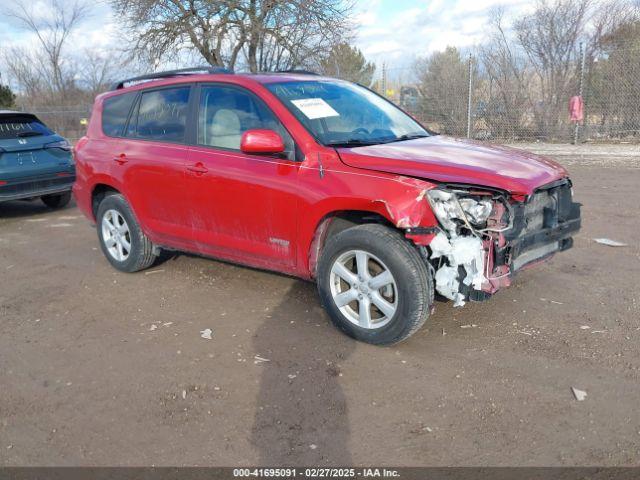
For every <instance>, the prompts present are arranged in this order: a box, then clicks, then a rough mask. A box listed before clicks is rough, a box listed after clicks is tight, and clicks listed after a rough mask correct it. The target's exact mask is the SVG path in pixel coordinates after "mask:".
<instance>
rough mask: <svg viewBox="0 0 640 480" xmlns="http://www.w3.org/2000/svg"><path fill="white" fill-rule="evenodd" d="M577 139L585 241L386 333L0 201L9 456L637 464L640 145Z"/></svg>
mask: <svg viewBox="0 0 640 480" xmlns="http://www.w3.org/2000/svg"><path fill="white" fill-rule="evenodd" d="M530 148H537V149H539V150H541V147H540V146H536V145H533V146H530ZM573 148H575V147H571V149H573ZM598 148H600V147H598ZM624 148H626V147H623V148H622V150H624ZM629 148H630V149H633V148H637V147H629ZM571 149H566V148H565V149H564V150H563V151H558V149H556V151H555V152H553V151H551V152H550V151H549V149H548V148H547V150H546V151H545V153H548V154H551V155H552V156H556V157H557V158H558V159H559V160H560V161H561V162H562V163H565V164H567V165H568V166H569V168H570V171H571V173H572V176H573V179H574V183H575V192H576V197H577V199H578V200H579V201H581V202H583V204H584V207H583V219H584V227H583V230H582V231H581V232H580V234H579V235H578V236H577V237H576V240H575V247H574V248H573V249H572V250H569V251H567V252H565V253H563V254H560V255H558V256H557V257H555V258H554V259H553V260H552V261H551V262H549V263H547V264H545V265H543V266H540V267H538V268H537V269H535V270H530V271H527V272H524V273H522V274H521V275H520V276H519V277H518V279H517V282H516V283H515V285H514V286H513V287H511V288H509V289H507V290H505V291H503V292H501V293H499V294H498V295H496V296H495V297H494V298H493V299H491V300H490V301H489V302H486V303H482V304H469V305H467V306H465V307H463V308H459V309H454V308H453V307H451V305H450V304H447V303H438V304H437V306H436V312H435V314H434V315H433V316H432V318H431V319H430V321H429V322H428V323H427V324H426V325H425V328H423V329H422V330H421V331H420V332H418V333H417V334H416V335H415V336H414V337H412V338H411V339H410V340H409V341H407V342H405V343H403V344H400V345H397V346H394V347H388V348H380V347H373V346H369V345H365V344H361V343H356V342H354V341H352V340H350V339H349V338H347V337H345V336H343V335H342V334H340V333H339V332H337V331H336V330H335V329H334V328H333V327H332V326H331V325H330V323H329V321H328V319H327V316H326V315H325V314H324V313H323V310H322V309H321V308H320V306H319V303H318V297H317V294H316V290H315V286H314V285H313V284H310V283H305V282H302V281H299V280H296V279H292V278H288V277H284V276H280V275H276V274H273V273H268V272H262V271H257V270H252V269H248V268H243V267H238V266H233V265H229V264H225V263H221V262H217V261H213V260H208V259H203V258H198V257H194V256H189V255H177V256H173V257H170V258H168V259H166V260H165V261H164V262H163V263H161V264H158V265H156V266H154V267H153V268H152V269H150V270H148V271H146V272H140V273H137V274H131V275H128V274H122V273H118V272H116V271H115V270H113V269H112V268H111V267H110V266H109V265H108V263H107V261H106V260H105V259H104V257H103V256H102V253H101V252H100V251H99V249H98V244H97V239H96V234H95V231H94V230H93V229H92V228H91V227H90V225H89V223H88V222H87V221H86V220H85V219H84V218H83V217H82V216H81V214H80V213H79V211H78V210H77V209H76V208H75V207H74V206H70V207H69V208H66V209H64V210H62V211H57V212H51V211H48V210H46V209H45V208H44V207H42V206H41V205H40V204H39V203H37V202H36V203H19V202H17V203H10V204H2V205H0V465H151V464H153V465H217V466H235V465H250V464H269V465H288V464H296V465H303V464H305V465H326V464H342V465H347V464H354V465H370V464H378V465H380V464H382V465H396V466H399V465H402V466H418V465H483V466H484V465H639V464H640V461H639V458H640V410H639V409H638V399H639V398H640V382H639V380H640V347H639V345H640V322H639V321H638V318H639V313H640V312H639V306H638V302H639V298H638V284H639V283H640V238H639V237H640V219H639V218H640V217H639V213H640V200H639V197H638V186H639V185H640V168H639V167H640V156H639V155H635V154H622V153H621V154H620V155H617V156H614V155H611V154H610V153H611V152H610V153H609V154H607V153H606V151H605V150H603V151H602V152H600V151H594V152H593V154H592V155H590V154H589V153H588V152H587V153H584V152H583V150H581V151H580V152H579V153H575V151H573V150H571ZM551 150H552V149H551ZM567 150H570V151H567ZM596 150H597V149H596ZM636 151H637V150H636ZM598 237H608V238H612V239H615V240H618V241H622V242H625V243H627V244H628V246H626V247H619V248H613V247H607V246H603V245H599V244H597V243H595V242H594V241H593V239H594V238H598ZM206 328H210V329H211V330H212V331H213V335H212V338H211V340H207V339H203V338H201V336H200V331H201V330H204V329H206ZM571 387H576V388H578V389H580V390H584V391H586V392H587V397H586V399H585V400H584V401H581V402H578V401H577V400H576V399H575V398H574V396H573V394H572V392H571Z"/></svg>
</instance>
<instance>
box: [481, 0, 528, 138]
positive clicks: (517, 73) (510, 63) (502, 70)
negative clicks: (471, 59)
mask: <svg viewBox="0 0 640 480" xmlns="http://www.w3.org/2000/svg"><path fill="white" fill-rule="evenodd" d="M490 18H491V19H492V20H491V21H490V25H489V26H490V28H491V33H490V37H489V41H488V43H486V44H485V45H482V46H481V47H480V48H479V60H480V62H481V66H482V72H483V75H482V77H481V78H480V80H481V81H480V82H477V83H479V85H478V88H477V89H476V92H475V97H476V98H477V100H476V101H480V102H482V108H481V109H479V110H480V111H479V112H478V114H479V116H480V117H481V118H482V119H483V120H484V122H485V124H486V127H487V128H488V130H489V131H488V135H491V136H498V137H500V138H517V137H520V136H523V135H527V134H530V132H529V131H528V129H527V126H526V125H527V123H528V118H527V112H528V111H530V109H531V107H532V101H531V96H530V90H531V81H530V75H529V73H528V71H527V62H526V58H524V56H523V55H522V53H521V50H520V49H519V48H518V46H517V45H515V44H514V43H513V41H512V40H511V39H510V38H509V37H508V35H507V33H506V29H505V26H504V10H503V9H501V8H499V9H495V10H494V11H493V12H492V13H491V15H490Z"/></svg>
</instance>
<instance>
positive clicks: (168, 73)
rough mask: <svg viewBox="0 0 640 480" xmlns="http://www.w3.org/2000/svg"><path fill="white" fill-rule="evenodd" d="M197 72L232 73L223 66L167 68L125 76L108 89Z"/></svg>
mask: <svg viewBox="0 0 640 480" xmlns="http://www.w3.org/2000/svg"><path fill="white" fill-rule="evenodd" d="M198 73H233V71H232V70H228V69H226V68H224V67H191V68H181V69H179V70H167V71H166V72H156V73H149V74H147V75H140V76H139V77H132V78H126V79H124V80H120V81H118V82H116V83H114V84H113V85H111V88H110V90H119V89H121V88H124V86H125V84H126V83H136V82H144V81H146V80H158V79H161V78H169V77H177V76H180V75H193V74H198Z"/></svg>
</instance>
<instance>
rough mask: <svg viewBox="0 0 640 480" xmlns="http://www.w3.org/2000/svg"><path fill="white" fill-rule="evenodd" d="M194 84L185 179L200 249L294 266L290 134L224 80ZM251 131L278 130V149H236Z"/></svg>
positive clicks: (295, 206) (247, 94)
mask: <svg viewBox="0 0 640 480" xmlns="http://www.w3.org/2000/svg"><path fill="white" fill-rule="evenodd" d="M198 90H199V95H198V97H199V98H198V101H197V105H198V111H197V119H196V129H197V139H196V142H195V143H196V144H197V145H195V146H193V147H192V148H191V149H190V152H189V159H188V167H187V177H186V178H187V179H186V185H187V189H186V192H187V193H188V195H189V199H190V206H191V219H192V222H193V223H192V225H193V229H194V237H195V238H196V240H197V242H198V244H197V247H198V249H199V250H200V251H201V252H203V253H210V254H214V255H216V254H221V255H224V256H225V257H231V258H233V259H236V260H238V261H241V262H245V261H246V262H249V263H254V264H260V265H264V266H274V267H276V268H277V265H294V264H295V247H296V242H295V236H296V228H297V217H298V211H297V209H298V189H299V185H298V181H297V177H298V170H299V165H300V163H299V162H297V161H296V147H295V144H294V141H293V138H292V137H291V135H290V134H289V133H288V131H287V130H286V129H285V128H284V127H283V125H282V124H281V123H280V121H279V120H278V118H277V117H276V116H275V114H274V113H273V112H272V111H271V110H270V109H269V108H268V107H267V106H266V105H265V104H264V103H263V102H262V100H260V99H259V98H258V97H257V96H256V95H254V94H253V93H252V92H250V91H249V90H246V89H244V88H240V87H237V86H231V85H222V84H204V85H201V86H199V88H198ZM250 129H269V130H275V131H277V132H278V133H279V134H280V135H281V136H282V137H283V140H284V143H285V149H286V152H285V153H284V155H257V154H253V155H250V154H245V153H243V152H241V151H240V140H241V138H242V134H243V133H244V132H245V131H247V130H250Z"/></svg>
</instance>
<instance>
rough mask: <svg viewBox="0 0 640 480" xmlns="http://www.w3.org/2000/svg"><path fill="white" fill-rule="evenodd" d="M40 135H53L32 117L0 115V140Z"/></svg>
mask: <svg viewBox="0 0 640 480" xmlns="http://www.w3.org/2000/svg"><path fill="white" fill-rule="evenodd" d="M41 135H53V132H52V131H51V130H49V129H48V128H47V127H46V126H45V125H44V124H43V123H42V122H41V121H40V120H38V119H37V118H36V117H34V116H33V115H24V114H19V113H17V114H10V115H0V140H8V139H10V138H25V137H37V136H41Z"/></svg>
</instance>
